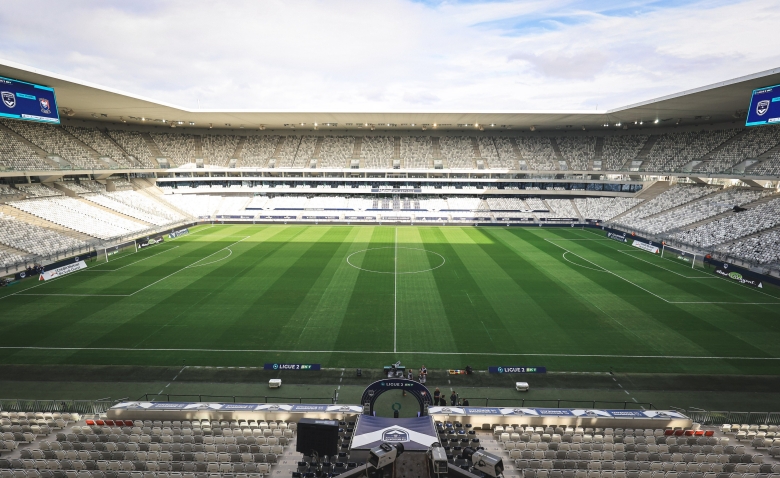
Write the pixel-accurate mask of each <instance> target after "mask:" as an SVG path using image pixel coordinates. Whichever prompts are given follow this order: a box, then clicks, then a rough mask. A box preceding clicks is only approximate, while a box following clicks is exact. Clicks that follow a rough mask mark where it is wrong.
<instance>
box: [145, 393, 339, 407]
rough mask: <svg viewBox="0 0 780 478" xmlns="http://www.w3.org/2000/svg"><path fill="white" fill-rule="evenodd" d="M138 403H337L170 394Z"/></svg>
mask: <svg viewBox="0 0 780 478" xmlns="http://www.w3.org/2000/svg"><path fill="white" fill-rule="evenodd" d="M137 401H145V402H171V401H173V402H217V403H226V402H230V403H330V404H334V403H336V395H335V392H334V395H333V396H332V397H268V396H264V395H202V394H187V395H181V394H170V393H161V394H156V393H145V394H144V395H143V396H141V397H140V398H139V399H138V400H137Z"/></svg>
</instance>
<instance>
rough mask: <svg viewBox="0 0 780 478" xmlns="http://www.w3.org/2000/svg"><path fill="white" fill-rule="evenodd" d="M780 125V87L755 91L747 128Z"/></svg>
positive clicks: (746, 123)
mask: <svg viewBox="0 0 780 478" xmlns="http://www.w3.org/2000/svg"><path fill="white" fill-rule="evenodd" d="M763 124H780V85H775V86H767V87H765V88H759V89H757V90H753V96H752V97H751V99H750V109H748V114H747V120H746V122H745V126H760V125H763Z"/></svg>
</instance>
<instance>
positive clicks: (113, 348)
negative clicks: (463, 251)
mask: <svg viewBox="0 0 780 478" xmlns="http://www.w3.org/2000/svg"><path fill="white" fill-rule="evenodd" d="M0 350H62V351H90V350H95V351H104V352H111V351H120V352H209V353H293V354H294V353H298V354H406V355H489V356H496V357H573V358H578V357H581V358H583V357H584V358H587V357H593V358H640V359H692V360H780V357H723V356H696V355H623V354H544V353H500V352H431V351H425V352H383V351H375V350H282V349H194V348H178V349H166V348H129V347H42V346H41V347H36V346H0Z"/></svg>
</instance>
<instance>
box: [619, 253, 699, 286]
mask: <svg viewBox="0 0 780 478" xmlns="http://www.w3.org/2000/svg"><path fill="white" fill-rule="evenodd" d="M618 252H622V253H623V254H628V253H629V252H634V251H618ZM636 252H647V251H643V250H641V249H637V250H636ZM631 257H634V256H631ZM634 259H636V260H638V261H642V262H646V263H648V264H650V265H651V266H655V267H659V268H661V269H663V270H665V271H669V272H671V273H672V274H674V275H678V276H680V277H684V278H686V279H714V277H711V276H696V277H691V276H687V275H685V274H680V273H679V272H675V271H673V270H671V269H667V268H666V267H664V266H659V265H658V264H653V263H652V262H650V261H646V260H644V259H642V258H641V257H634Z"/></svg>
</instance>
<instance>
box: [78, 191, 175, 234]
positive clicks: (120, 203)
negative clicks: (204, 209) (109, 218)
mask: <svg viewBox="0 0 780 478" xmlns="http://www.w3.org/2000/svg"><path fill="white" fill-rule="evenodd" d="M83 197H84V199H86V200H88V201H92V202H94V203H95V204H100V205H101V206H103V207H107V208H108V209H111V210H113V211H116V212H118V213H121V214H124V215H125V216H130V217H134V218H136V219H138V220H141V221H144V222H147V223H149V224H154V225H155V226H165V225H169V224H173V223H176V222H180V221H183V220H184V219H185V218H184V217H183V216H181V215H180V214H177V213H175V212H174V211H173V210H171V209H168V208H166V207H164V206H163V205H162V204H160V203H158V202H157V201H154V200H152V199H149V198H147V197H145V196H143V195H142V194H140V193H138V192H135V191H114V192H104V193H102V194H101V193H97V194H86V195H84V196H83Z"/></svg>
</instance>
